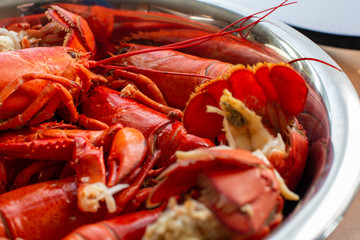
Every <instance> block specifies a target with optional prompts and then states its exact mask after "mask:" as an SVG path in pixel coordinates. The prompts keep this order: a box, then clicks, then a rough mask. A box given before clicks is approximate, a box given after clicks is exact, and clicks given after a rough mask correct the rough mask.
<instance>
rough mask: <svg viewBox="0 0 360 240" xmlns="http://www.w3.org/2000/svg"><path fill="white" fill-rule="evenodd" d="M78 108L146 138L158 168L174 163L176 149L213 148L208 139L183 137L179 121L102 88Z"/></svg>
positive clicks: (184, 133) (98, 88) (96, 90)
mask: <svg viewBox="0 0 360 240" xmlns="http://www.w3.org/2000/svg"><path fill="white" fill-rule="evenodd" d="M80 107H81V112H82V114H84V115H85V116H87V117H89V118H92V119H96V120H98V121H101V122H104V123H105V124H107V125H110V126H111V125H113V124H117V123H120V124H122V125H123V126H125V127H131V128H135V129H138V130H139V131H140V132H141V133H142V134H143V135H144V137H145V139H148V141H149V145H150V149H151V151H152V152H154V151H155V150H156V149H160V151H161V154H160V155H161V157H160V158H161V160H160V163H159V166H163V165H165V166H166V165H168V164H169V163H171V162H174V161H175V159H176V157H175V155H174V153H175V152H176V151H177V150H183V151H186V150H192V149H195V148H198V147H210V146H213V145H214V144H213V143H212V142H211V141H210V140H208V139H204V138H200V137H197V136H195V135H191V134H187V132H186V131H185V129H184V127H183V125H182V123H181V122H180V121H177V120H171V119H169V118H168V117H167V116H166V115H165V114H163V113H160V112H158V111H155V110H153V109H152V108H149V107H146V106H145V105H143V104H140V103H138V102H137V101H135V100H132V99H130V98H128V97H123V96H122V94H121V93H120V92H118V91H116V90H112V89H109V88H107V87H104V86H98V87H96V88H95V89H94V90H93V91H92V92H91V94H90V95H89V96H88V97H87V98H86V99H85V100H84V101H83V103H82V104H81V105H80Z"/></svg>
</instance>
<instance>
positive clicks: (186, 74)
mask: <svg viewBox="0 0 360 240" xmlns="http://www.w3.org/2000/svg"><path fill="white" fill-rule="evenodd" d="M99 66H100V67H104V68H107V69H121V70H140V71H144V72H150V73H165V74H169V75H178V76H186V77H198V78H207V79H213V77H209V76H206V75H201V74H192V73H181V72H169V71H166V72H164V71H160V70H154V69H147V68H140V67H136V66H113V65H102V64H101V65H99Z"/></svg>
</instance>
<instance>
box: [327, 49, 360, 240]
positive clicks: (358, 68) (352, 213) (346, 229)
mask: <svg viewBox="0 0 360 240" xmlns="http://www.w3.org/2000/svg"><path fill="white" fill-rule="evenodd" d="M321 47H322V48H323V49H324V50H325V51H326V52H327V53H328V54H329V55H330V56H331V57H332V58H333V59H334V60H335V62H337V64H339V66H340V67H341V68H342V69H343V70H344V72H345V74H346V75H347V76H348V78H349V79H350V80H351V82H352V84H353V85H354V87H355V89H356V91H357V93H358V94H360V51H359V50H349V49H341V48H333V47H327V46H321ZM359 124H360V119H359ZM338 239H344V240H347V239H351V240H357V239H359V240H360V192H359V193H358V194H357V195H356V197H355V199H354V200H353V202H352V204H351V206H350V208H349V210H348V211H347V213H346V214H345V217H344V219H343V220H342V221H341V223H340V224H339V226H338V227H337V228H336V229H335V230H334V231H333V232H332V234H331V235H330V236H329V237H328V238H327V240H338Z"/></svg>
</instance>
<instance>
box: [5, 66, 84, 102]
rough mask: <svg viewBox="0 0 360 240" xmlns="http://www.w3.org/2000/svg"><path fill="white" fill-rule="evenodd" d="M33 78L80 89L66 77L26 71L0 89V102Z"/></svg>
mask: <svg viewBox="0 0 360 240" xmlns="http://www.w3.org/2000/svg"><path fill="white" fill-rule="evenodd" d="M33 80H48V81H51V82H57V83H60V84H62V85H64V86H66V87H75V88H78V89H80V86H79V85H78V84H77V83H76V82H74V81H70V80H69V79H67V78H64V77H61V76H56V75H53V74H48V73H36V72H35V73H28V74H24V75H22V76H20V77H18V78H17V79H15V80H14V81H11V82H9V83H8V84H7V85H6V86H5V87H4V88H3V89H2V90H1V91H0V104H2V103H4V101H5V100H6V99H7V98H8V97H9V96H10V94H12V93H13V92H15V91H16V90H17V89H18V88H19V87H20V86H21V85H23V84H24V83H25V82H28V81H33Z"/></svg>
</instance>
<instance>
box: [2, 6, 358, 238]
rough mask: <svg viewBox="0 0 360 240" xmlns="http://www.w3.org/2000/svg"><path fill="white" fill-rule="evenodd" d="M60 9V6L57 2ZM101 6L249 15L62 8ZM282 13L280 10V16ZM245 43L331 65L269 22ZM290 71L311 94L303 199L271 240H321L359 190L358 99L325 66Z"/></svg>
mask: <svg viewBox="0 0 360 240" xmlns="http://www.w3.org/2000/svg"><path fill="white" fill-rule="evenodd" d="M49 2H58V1H37V0H33V1H26V0H24V1H21V0H11V1H8V0H6V1H1V2H0V13H1V16H2V18H6V17H11V16H19V15H21V14H25V15H26V14H31V13H36V9H37V6H38V5H41V4H43V3H49ZM63 2H64V1H63ZM65 2H70V3H82V4H86V3H89V2H90V3H92V4H103V5H105V6H110V7H115V8H123V9H133V10H134V9H137V10H139V11H161V12H168V13H172V14H176V15H181V16H186V17H188V18H190V19H195V20H197V21H201V22H203V23H208V24H212V25H216V26H220V27H221V26H226V25H227V24H228V23H231V22H234V21H235V20H237V19H240V18H242V17H244V16H247V15H249V14H252V12H249V11H248V10H247V9H244V8H243V7H241V6H239V5H237V4H236V3H230V1H229V2H224V1H223V0H181V1H179V0H142V1H140V0H132V1H126V0H118V1H116V0H108V1H106V0H98V1H96V0H95V1H86V0H84V1H81V0H78V1H77V0H72V1H65ZM281 10H282V11H286V7H284V8H283V9H281ZM248 39H249V40H250V41H253V42H258V43H260V44H262V46H263V47H264V48H267V49H270V50H271V51H273V52H276V53H277V54H278V57H279V59H281V60H283V61H289V60H293V59H297V58H303V57H308V58H317V59H320V60H323V61H325V62H327V63H330V64H332V65H335V66H337V64H336V63H335V62H334V61H333V60H332V59H331V58H330V57H329V56H328V55H327V54H326V53H325V52H324V51H323V50H322V49H321V48H319V47H318V46H317V45H316V44H315V43H313V42H312V41H310V40H309V39H308V38H306V37H305V36H303V35H302V34H300V33H299V32H297V31H296V30H294V29H293V28H291V27H289V26H287V25H286V24H284V23H281V22H279V21H275V20H272V19H271V16H270V17H267V18H266V19H265V20H263V21H261V22H260V23H259V24H257V25H256V26H255V27H254V28H253V29H252V30H251V33H250V35H249V36H248ZM294 67H295V68H297V69H298V70H299V71H301V72H302V74H303V75H304V77H305V78H306V80H307V82H308V85H309V87H310V88H311V94H310V96H309V97H308V100H307V105H306V108H305V111H304V112H303V113H301V114H300V116H299V120H300V121H301V123H302V124H303V125H304V127H305V128H306V130H307V132H308V134H309V140H310V149H311V150H310V156H309V161H308V164H307V166H306V170H305V174H304V177H303V179H302V181H301V184H300V186H299V189H298V191H299V193H300V194H301V196H302V199H301V200H300V202H299V203H297V204H296V206H291V205H290V206H286V208H287V209H289V210H288V214H287V216H286V218H285V221H284V222H283V223H282V224H281V225H280V226H279V227H278V228H277V229H275V231H273V232H272V233H271V235H270V236H268V238H269V239H323V238H326V237H327V236H328V235H329V234H330V233H331V232H332V231H333V230H334V229H335V227H336V226H337V225H338V223H339V222H340V220H341V219H342V217H343V215H344V213H345V212H346V210H347V209H348V207H349V205H350V203H351V201H352V199H353V197H354V196H355V194H356V192H357V189H358V186H359V182H360V179H359V173H360V161H357V152H356V149H357V148H358V147H357V145H356V144H357V142H358V140H357V136H358V135H360V126H359V124H358V122H357V120H356V119H360V104H359V98H358V95H357V93H356V91H355V90H354V88H353V86H352V85H351V83H350V81H349V79H348V78H347V76H346V75H345V74H344V73H343V72H340V71H338V70H335V69H334V68H331V67H329V66H327V65H325V64H322V63H319V62H313V61H299V62H296V63H295V64H294Z"/></svg>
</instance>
